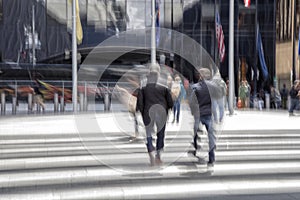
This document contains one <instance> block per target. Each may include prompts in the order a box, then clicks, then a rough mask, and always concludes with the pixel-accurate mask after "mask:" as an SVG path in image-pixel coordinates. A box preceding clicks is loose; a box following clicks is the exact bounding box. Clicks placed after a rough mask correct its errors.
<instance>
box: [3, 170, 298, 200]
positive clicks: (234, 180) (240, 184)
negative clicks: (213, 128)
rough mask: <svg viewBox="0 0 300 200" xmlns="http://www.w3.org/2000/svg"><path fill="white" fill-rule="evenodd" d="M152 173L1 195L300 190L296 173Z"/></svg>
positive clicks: (180, 195) (42, 199) (41, 197)
mask: <svg viewBox="0 0 300 200" xmlns="http://www.w3.org/2000/svg"><path fill="white" fill-rule="evenodd" d="M148 175H149V176H147V177H144V179H139V180H134V181H130V180H124V181H121V180H120V181H119V182H117V181H114V182H107V183H106V184H103V182H97V181H96V182H93V183H90V184H81V183H80V184H76V183H69V184H63V185H61V184H58V185H56V184H53V185H45V186H40V187H36V186H34V187H23V188H18V189H17V190H16V189H15V188H8V189H3V190H2V191H1V193H2V194H1V199H3V200H6V199H10V200H11V199H22V200H27V199H30V200H35V199H37V200H49V199H51V200H53V199H60V200H64V199H85V200H89V199H203V198H206V197H212V196H221V195H223V196H226V195H254V194H255V195H264V194H280V195H283V194H296V193H297V191H299V190H300V182H299V181H298V180H299V179H300V176H299V175H294V174H283V175H282V174H280V175H272V176H269V175H258V176H251V177H249V176H248V177H247V176H245V177H240V176H238V177H235V176H231V177H222V176H221V177H219V176H216V177H215V176H211V173H207V174H205V175H200V176H194V177H192V176H187V177H182V178H180V179H174V178H164V179H161V178H151V177H153V174H152V173H149V174H148ZM296 197H297V196H296ZM298 197H299V196H298ZM295 199H297V198H295Z"/></svg>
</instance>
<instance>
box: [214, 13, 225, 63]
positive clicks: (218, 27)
mask: <svg viewBox="0 0 300 200" xmlns="http://www.w3.org/2000/svg"><path fill="white" fill-rule="evenodd" d="M216 38H217V41H218V49H219V57H220V62H223V61H224V58H225V43H224V33H223V28H222V25H221V21H220V16H219V13H218V12H217V13H216Z"/></svg>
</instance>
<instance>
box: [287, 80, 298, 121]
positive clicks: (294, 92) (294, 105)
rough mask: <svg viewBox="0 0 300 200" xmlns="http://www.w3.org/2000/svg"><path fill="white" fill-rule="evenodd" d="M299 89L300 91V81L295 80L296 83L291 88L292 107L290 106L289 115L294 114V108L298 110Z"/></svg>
mask: <svg viewBox="0 0 300 200" xmlns="http://www.w3.org/2000/svg"><path fill="white" fill-rule="evenodd" d="M299 91H300V81H299V80H295V81H294V85H293V86H292V88H291V90H290V93H289V94H290V99H291V103H290V108H289V115H290V116H294V115H295V114H294V110H297V109H298V108H299V96H300V94H299Z"/></svg>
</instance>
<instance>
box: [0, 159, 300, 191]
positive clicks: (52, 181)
mask: <svg viewBox="0 0 300 200" xmlns="http://www.w3.org/2000/svg"><path fill="white" fill-rule="evenodd" d="M207 173H212V171H210V169H209V168H207V166H206V165H204V164H199V163H197V162H191V163H190V164H182V163H172V164H170V165H162V166H160V167H150V166H143V165H140V166H138V165H128V166H124V167H120V168H110V167H103V166H99V167H98V166H95V167H70V168H54V169H36V170H27V171H13V172H5V171H4V172H0V180H1V182H0V188H2V189H4V188H14V187H15V188H17V187H38V186H43V185H59V184H66V185H68V184H85V183H100V182H101V183H102V185H106V184H111V183H112V182H118V181H128V182H129V181H131V182H132V181H134V180H143V179H159V178H161V177H164V178H167V179H170V178H180V177H183V176H196V177H197V176H207ZM292 173H296V174H297V173H300V162H299V161H283V162H279V161H272V162H256V161H255V162H239V163H235V164H233V163H230V162H217V163H216V164H215V166H214V169H213V175H214V177H223V179H226V178H232V177H234V176H244V177H247V176H250V175H251V176H258V175H277V176H278V175H288V174H292Z"/></svg>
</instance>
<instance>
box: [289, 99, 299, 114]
mask: <svg viewBox="0 0 300 200" xmlns="http://www.w3.org/2000/svg"><path fill="white" fill-rule="evenodd" d="M298 107H299V99H298V98H297V99H292V98H291V105H290V108H289V113H293V112H294V110H297V109H298Z"/></svg>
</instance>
